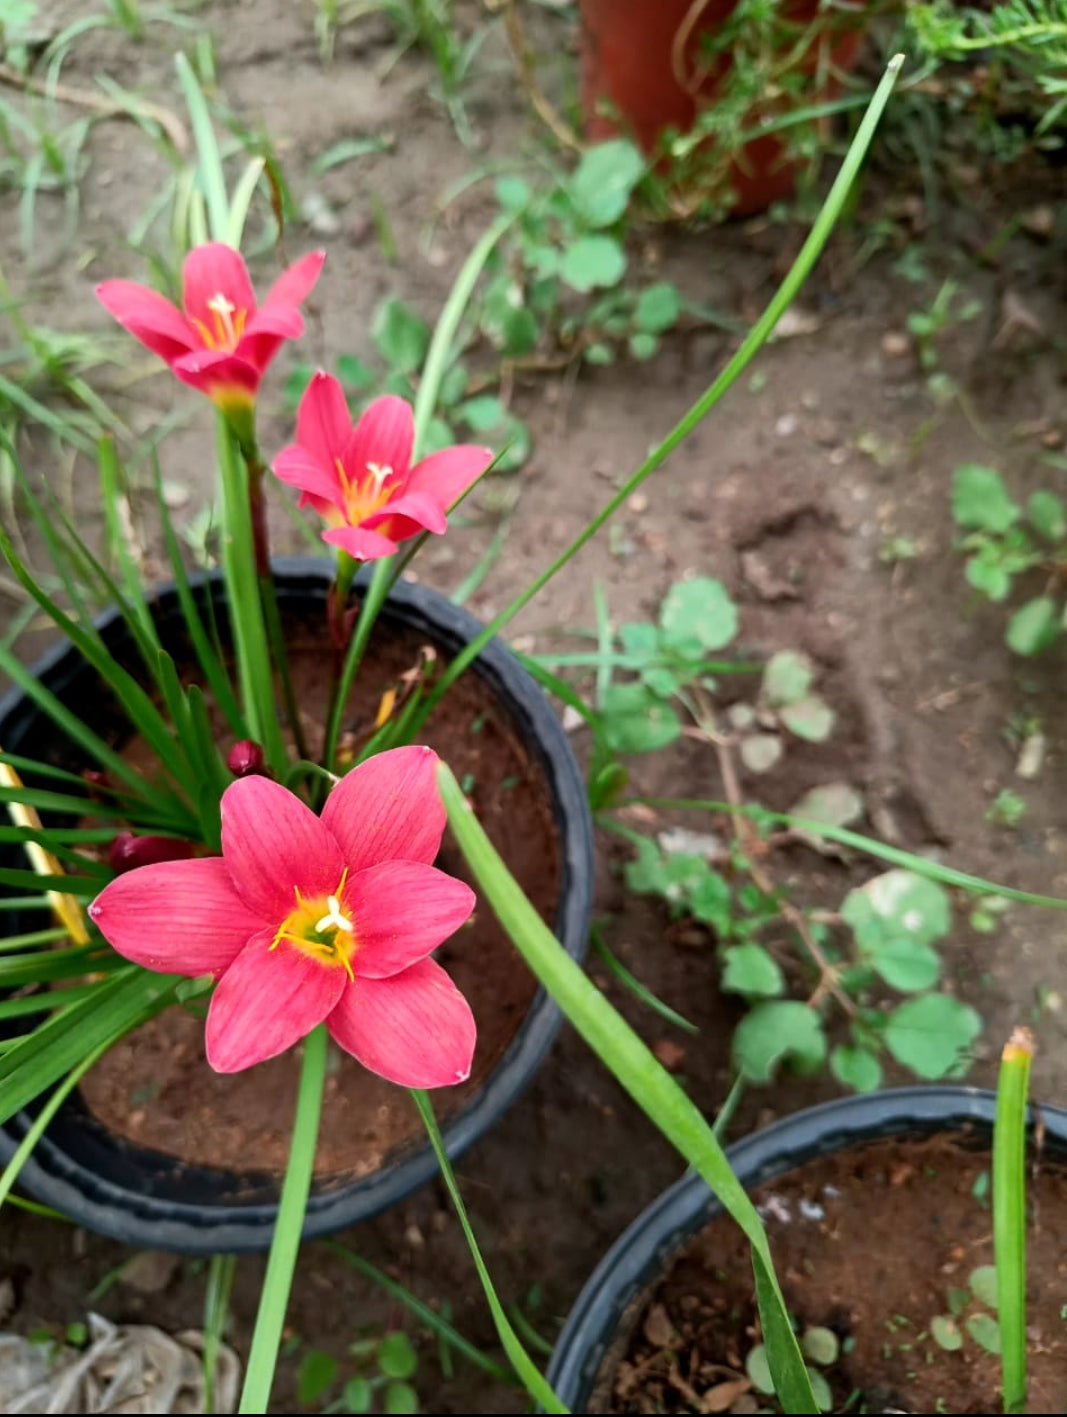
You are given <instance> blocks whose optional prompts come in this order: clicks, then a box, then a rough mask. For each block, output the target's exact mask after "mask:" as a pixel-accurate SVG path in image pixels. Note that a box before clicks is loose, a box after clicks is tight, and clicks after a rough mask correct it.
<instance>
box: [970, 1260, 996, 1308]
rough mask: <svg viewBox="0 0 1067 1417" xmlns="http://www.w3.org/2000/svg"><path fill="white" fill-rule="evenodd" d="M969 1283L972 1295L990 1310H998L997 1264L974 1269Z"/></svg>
mask: <svg viewBox="0 0 1067 1417" xmlns="http://www.w3.org/2000/svg"><path fill="white" fill-rule="evenodd" d="M969 1283H970V1286H971V1293H972V1294H973V1295H974V1297H975V1298H976V1299H978V1300H979V1301H980V1302H981V1303H983V1304H987V1305H988V1306H989V1308H991V1309H996V1308H998V1307H999V1305H998V1303H997V1299H998V1295H997V1267H996V1265H995V1264H980V1265H979V1266H978V1268H977V1269H972V1270H971V1273H970V1279H969Z"/></svg>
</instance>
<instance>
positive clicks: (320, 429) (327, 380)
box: [296, 369, 352, 467]
mask: <svg viewBox="0 0 1067 1417" xmlns="http://www.w3.org/2000/svg"><path fill="white" fill-rule="evenodd" d="M351 435H352V418H351V415H350V414H349V412H348V404H347V402H346V401H345V395H344V390H343V389H342V388H341V384H340V381H339V380H338V379H335V378H334V376H333V375H332V374H327V373H325V372H324V371H323V370H322V369H318V370H316V372H315V373H314V374H313V375H312V376H311V382H310V383H309V384H308V386H307V388H306V389H305V390H304V397H303V398H302V399H301V400H300V407H299V409H298V410H297V415H296V441H297V442H298V443H299V444H300V446H301V447H302V448H305V449H306V450H307V451H308V452H309V453H310V454H311V456H312V457H313V458H317V459H318V460H319V461H320V462H324V463H326V464H328V465H329V466H330V467H333V466H334V465H335V464H336V462H337V460H338V458H340V457H341V454H342V453H343V452H344V447H345V444H346V443H347V442H348V439H349V438H350V437H351Z"/></svg>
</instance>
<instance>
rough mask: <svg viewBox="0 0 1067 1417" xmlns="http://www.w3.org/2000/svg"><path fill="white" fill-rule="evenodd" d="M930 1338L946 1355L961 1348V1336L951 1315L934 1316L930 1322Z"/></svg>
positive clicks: (957, 1325)
mask: <svg viewBox="0 0 1067 1417" xmlns="http://www.w3.org/2000/svg"><path fill="white" fill-rule="evenodd" d="M930 1337H931V1338H932V1339H933V1340H934V1342H935V1343H936V1344H937V1346H938V1348H943V1349H944V1350H945V1352H946V1353H954V1352H955V1351H956V1349H957V1348H962V1347H963V1334H962V1333H960V1326H959V1324H958V1323H957V1322H956V1320H955V1319H954V1318H953V1317H952V1315H951V1314H936V1315H935V1316H934V1317H933V1318H932V1319H931V1320H930Z"/></svg>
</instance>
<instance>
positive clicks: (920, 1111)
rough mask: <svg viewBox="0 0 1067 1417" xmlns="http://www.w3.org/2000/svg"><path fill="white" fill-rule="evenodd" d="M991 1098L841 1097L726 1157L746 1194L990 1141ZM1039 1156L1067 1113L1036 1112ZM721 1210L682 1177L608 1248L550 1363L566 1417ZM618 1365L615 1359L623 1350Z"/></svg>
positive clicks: (1060, 1153) (1052, 1149)
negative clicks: (952, 1139)
mask: <svg viewBox="0 0 1067 1417" xmlns="http://www.w3.org/2000/svg"><path fill="white" fill-rule="evenodd" d="M995 1110H996V1098H995V1096H994V1094H993V1093H992V1092H984V1091H982V1090H981V1089H979V1088H973V1087H902V1088H894V1089H890V1090H887V1091H885V1092H876V1093H869V1094H866V1095H863V1096H856V1097H845V1098H840V1099H838V1100H837V1101H834V1102H826V1103H824V1104H823V1105H822V1106H820V1107H811V1108H809V1109H807V1110H806V1111H804V1112H796V1113H794V1114H793V1116H791V1117H784V1118H783V1119H782V1120H781V1121H779V1122H775V1123H773V1125H771V1126H769V1127H766V1128H765V1129H764V1130H763V1131H759V1132H755V1133H753V1135H751V1136H748V1137H745V1138H744V1140H743V1141H740V1142H738V1143H737V1144H736V1145H735V1146H732V1147H730V1148H728V1150H727V1156H728V1157H729V1160H730V1165H731V1166H732V1168H733V1170H734V1173H735V1175H736V1176H737V1178H738V1180H739V1181H740V1182H741V1183H742V1185H743V1186H744V1187H745V1188H746V1190H751V1189H752V1188H753V1187H755V1186H758V1185H759V1184H760V1183H761V1182H763V1181H769V1180H773V1179H774V1178H775V1177H777V1176H781V1175H783V1174H784V1173H785V1172H787V1171H791V1170H793V1169H794V1168H795V1167H797V1166H802V1165H804V1163H805V1162H808V1161H813V1160H814V1159H815V1158H816V1157H819V1156H827V1155H829V1154H830V1153H831V1152H837V1151H845V1150H848V1149H849V1148H850V1147H854V1146H862V1145H864V1144H866V1143H869V1142H874V1141H880V1140H882V1139H883V1138H886V1137H897V1136H899V1137H901V1138H905V1137H922V1136H930V1135H932V1134H933V1133H947V1134H953V1133H955V1134H956V1135H959V1136H973V1137H974V1138H975V1142H976V1144H981V1143H983V1142H984V1143H985V1144H987V1145H988V1144H989V1142H990V1140H991V1138H992V1130H993V1118H994V1115H995ZM1041 1119H1042V1121H1043V1123H1044V1125H1045V1129H1046V1131H1045V1141H1044V1149H1045V1154H1046V1155H1047V1156H1050V1157H1054V1158H1058V1159H1060V1160H1062V1161H1067V1111H1063V1110H1062V1109H1060V1108H1058V1107H1042V1109H1041ZM722 1213H723V1207H722V1206H721V1205H720V1204H719V1202H718V1201H717V1200H716V1199H715V1198H714V1197H713V1196H712V1194H711V1192H710V1191H709V1190H708V1187H707V1186H706V1185H705V1184H704V1182H703V1181H702V1180H701V1179H700V1177H699V1176H697V1175H695V1174H694V1173H692V1172H689V1173H687V1174H686V1175H685V1176H683V1177H682V1178H681V1180H679V1181H676V1182H675V1184H674V1185H673V1186H671V1187H670V1188H669V1189H668V1190H666V1191H664V1192H663V1194H662V1195H661V1196H660V1197H659V1199H658V1200H655V1201H653V1203H652V1204H651V1205H650V1206H649V1207H648V1209H647V1210H646V1211H644V1212H643V1214H641V1215H640V1216H638V1218H637V1219H636V1220H635V1221H634V1223H633V1224H632V1225H631V1226H630V1227H629V1228H628V1229H627V1230H625V1231H624V1232H623V1234H622V1235H620V1237H619V1238H618V1240H616V1241H615V1243H614V1245H612V1247H611V1249H610V1250H609V1251H608V1252H607V1254H606V1255H605V1256H604V1258H603V1259H602V1260H601V1261H600V1263H599V1264H598V1265H597V1267H596V1269H595V1270H594V1271H593V1274H592V1276H591V1277H590V1279H589V1280H588V1282H587V1283H586V1285H585V1288H584V1289H583V1290H582V1292H581V1294H579V1296H578V1299H577V1301H576V1302H575V1305H574V1307H573V1308H572V1309H571V1312H570V1314H569V1315H568V1317H567V1322H566V1323H565V1324H564V1326H563V1331H562V1333H561V1334H560V1336H559V1339H558V1341H557V1343H556V1347H555V1350H554V1352H553V1354H552V1362H551V1363H550V1365H549V1369H548V1375H547V1376H548V1381H549V1382H550V1383H551V1385H552V1387H553V1388H554V1389H555V1392H556V1394H557V1396H558V1397H559V1398H560V1401H561V1402H562V1403H563V1404H564V1405H565V1406H566V1407H567V1408H568V1409H569V1410H570V1411H571V1412H591V1411H594V1410H595V1409H594V1408H592V1407H590V1406H589V1405H588V1404H589V1400H590V1396H591V1394H592V1392H593V1389H594V1387H595V1385H596V1383H597V1378H598V1375H599V1372H600V1369H601V1367H602V1365H603V1364H604V1361H605V1358H606V1357H607V1356H608V1355H609V1352H610V1350H611V1348H612V1347H613V1345H617V1346H618V1348H619V1349H620V1350H621V1349H622V1347H623V1343H624V1342H625V1340H626V1338H627V1337H628V1334H629V1329H630V1327H631V1326H632V1323H633V1322H636V1320H637V1319H638V1318H639V1317H640V1314H641V1312H642V1310H643V1305H642V1304H639V1303H638V1302H637V1301H638V1300H639V1299H640V1298H641V1296H642V1295H644V1294H645V1293H646V1292H647V1291H649V1290H650V1289H652V1288H653V1287H654V1286H655V1285H656V1284H657V1283H658V1281H659V1279H660V1277H661V1276H662V1275H663V1274H665V1273H666V1271H667V1270H668V1269H669V1268H670V1266H671V1263H672V1261H673V1260H674V1257H675V1255H676V1254H677V1253H678V1251H679V1250H681V1249H682V1248H683V1247H684V1246H685V1244H686V1243H687V1242H688V1241H689V1239H690V1238H691V1237H692V1236H693V1235H695V1234H696V1233H697V1232H698V1231H699V1230H701V1229H703V1227H704V1226H705V1225H706V1224H707V1223H708V1222H709V1221H710V1220H713V1219H714V1218H715V1217H716V1216H717V1215H721V1214H722ZM618 1356H622V1354H621V1351H620V1353H619V1355H618Z"/></svg>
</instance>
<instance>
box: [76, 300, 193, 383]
mask: <svg viewBox="0 0 1067 1417" xmlns="http://www.w3.org/2000/svg"><path fill="white" fill-rule="evenodd" d="M96 298H97V299H98V300H99V301H100V303H101V305H103V307H104V309H105V310H107V312H108V313H109V314H111V315H113V316H114V317H115V319H116V320H118V322H119V324H120V325H122V326H123V328H124V329H127V330H129V332H130V334H131V335H133V337H134V339H138V340H140V341H141V343H142V344H143V345H145V346H146V347H147V348H148V349H150V350H151V351H152V353H153V354H158V355H159V357H160V358H161V359H165V360H166V361H167V363H168V364H170V363H171V362H172V361H173V360H174V359H176V358H177V357H178V355H179V354H186V353H188V351H189V350H191V349H196V348H197V346H198V345H199V343H200V340H199V337H198V336H197V334H196V333H195V331H194V330H193V329H192V327H191V326H190V324H189V322H188V321H187V320H186V318H185V316H184V315H183V314H182V312H181V311H180V310H179V309H178V308H177V306H175V305H172V304H171V303H170V301H169V300H167V299H166V298H165V297H164V296H162V295H160V293H159V291H158V290H150V289H149V288H148V286H146V285H138V284H137V282H136V281H132V280H105V281H102V282H101V284H100V285H98V286H97V287H96Z"/></svg>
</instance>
